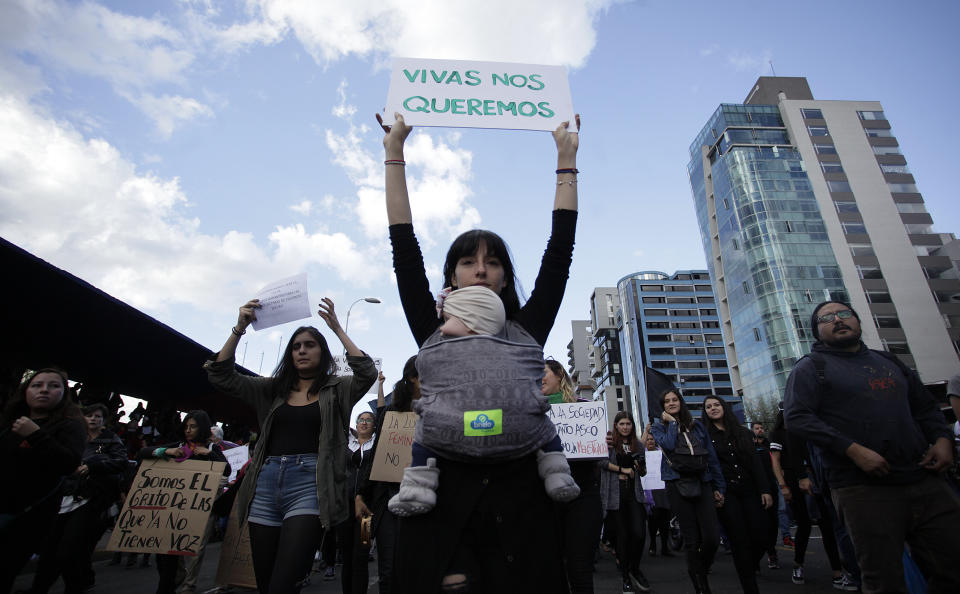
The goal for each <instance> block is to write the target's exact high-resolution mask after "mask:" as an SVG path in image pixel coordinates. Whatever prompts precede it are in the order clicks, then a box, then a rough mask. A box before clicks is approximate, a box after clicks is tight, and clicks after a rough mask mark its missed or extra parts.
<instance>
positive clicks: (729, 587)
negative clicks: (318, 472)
mask: <svg viewBox="0 0 960 594" xmlns="http://www.w3.org/2000/svg"><path fill="white" fill-rule="evenodd" d="M817 534H818V533H817V529H816V527H814V537H813V538H811V541H810V546H809V548H808V551H807V558H806V573H807V583H806V584H804V585H802V586H799V585H794V584H793V583H792V582H791V581H790V567H791V566H792V565H791V564H790V561H791V560H792V558H793V550H792V549H786V548H782V547H781V550H780V560H781V564H782V565H783V568H782V569H779V570H767V569H766V559H764V562H763V564H764V569H763V572H762V574H761V576H760V578H759V580H758V581H759V584H760V591H761V592H770V593H781V592H783V593H787V594H791V593H793V594H801V593H802V594H807V593H821V592H838V591H837V590H834V589H833V587H832V585H831V583H830V578H831V575H830V568H829V566H828V565H827V562H826V556H825V555H824V553H823V548H822V546H821V544H820V539H819V538H818V537H817ZM103 542H104V543H105V542H106V540H104V541H103ZM219 556H220V543H213V544H211V545H209V550H208V551H207V556H206V559H205V560H204V565H203V569H202V571H201V576H200V583H199V589H198V592H205V591H209V590H211V589H212V588H214V586H215V584H214V576H215V574H216V570H217V559H218V558H219ZM109 559H110V553H106V552H98V553H97V561H96V563H95V569H96V572H97V587H96V588H95V589H94V590H93V592H95V593H98V594H100V593H112V592H116V593H124V594H127V593H131V594H152V593H153V592H154V591H155V589H156V585H157V571H156V567H155V566H154V565H153V563H152V560H151V565H150V567H149V568H140V567H135V568H130V569H127V568H126V567H123V566H122V565H110V564H109ZM641 567H642V569H643V571H644V573H645V574H646V576H647V579H649V580H650V584H651V586H652V592H656V593H671V594H686V593H692V592H693V588H692V587H691V585H690V580H689V578H688V577H687V574H686V567H685V565H684V561H683V557H682V555H679V554H678V555H676V556H674V557H671V558H664V557H648V556H644V560H643V564H642V565H641ZM376 568H377V564H376V562H373V563H370V573H371V580H370V581H371V586H370V590H369V592H370V594H376V592H377V586H376V576H375V574H376ZM339 570H340V567H339V566H338V567H337V579H336V580H335V581H324V580H323V576H322V574H321V573H314V574H313V576H312V578H311V584H310V586H309V587H307V588H305V589H304V590H303V592H305V593H311V594H312V593H320V592H325V593H334V592H340V580H339V578H340V576H339ZM32 571H33V564H31V565H30V566H28V568H27V572H26V573H24V574H23V575H21V576H20V578H19V579H18V580H17V583H16V586H15V588H14V590H15V591H16V590H19V589H26V588H28V587H29V586H30V581H31V579H32V577H33V576H32ZM620 584H621V582H620V578H619V575H618V573H617V571H616V563H615V561H614V558H613V555H612V553H606V552H601V553H600V555H599V559H598V561H597V565H596V573H595V574H594V585H595V591H596V593H597V594H618V593H619V592H620V591H621V586H620ZM710 584H711V587H712V588H713V591H714V592H715V593H716V594H727V593H729V594H734V593H736V592H740V591H741V590H740V586H739V583H738V582H737V576H736V572H735V571H734V569H733V562H732V559H731V557H730V555H729V554H726V553H724V552H723V551H721V552H720V553H719V554H718V556H717V562H716V563H715V564H714V567H713V573H712V574H711V576H710ZM235 591H238V592H246V591H247V590H240V589H235ZM62 592H63V584H62V582H59V583H58V584H57V585H56V586H54V588H53V589H52V590H51V593H52V594H61V593H62Z"/></svg>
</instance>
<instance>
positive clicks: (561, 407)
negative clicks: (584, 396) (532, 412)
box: [547, 400, 607, 460]
mask: <svg viewBox="0 0 960 594" xmlns="http://www.w3.org/2000/svg"><path fill="white" fill-rule="evenodd" d="M547 416H549V417H550V420H551V421H553V423H554V425H556V426H557V434H558V435H559V436H560V441H562V442H563V452H564V454H566V456H567V459H568V460H597V459H600V458H606V457H607V407H606V404H604V402H603V401H602V400H597V401H592V402H564V403H561V404H552V405H550V410H549V411H547Z"/></svg>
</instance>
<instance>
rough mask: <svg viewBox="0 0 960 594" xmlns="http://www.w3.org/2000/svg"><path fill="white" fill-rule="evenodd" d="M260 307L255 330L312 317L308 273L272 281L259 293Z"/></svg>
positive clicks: (257, 311) (254, 323)
mask: <svg viewBox="0 0 960 594" xmlns="http://www.w3.org/2000/svg"><path fill="white" fill-rule="evenodd" d="M257 299H259V300H260V308H259V309H258V310H256V313H257V319H256V320H254V321H253V324H251V325H252V326H253V329H254V330H263V329H264V328H271V327H273V326H279V325H280V324H286V323H287V322H292V321H294V320H302V319H304V318H309V317H310V299H309V297H308V296H307V274H306V273H303V274H298V275H296V276H291V277H289V278H285V279H281V280H278V281H277V282H275V283H270V284H269V285H267V286H266V287H264V288H262V289H260V291H259V292H258V293H257Z"/></svg>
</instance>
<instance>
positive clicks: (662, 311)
mask: <svg viewBox="0 0 960 594" xmlns="http://www.w3.org/2000/svg"><path fill="white" fill-rule="evenodd" d="M643 315H645V316H665V315H667V310H665V309H645V310H643Z"/></svg>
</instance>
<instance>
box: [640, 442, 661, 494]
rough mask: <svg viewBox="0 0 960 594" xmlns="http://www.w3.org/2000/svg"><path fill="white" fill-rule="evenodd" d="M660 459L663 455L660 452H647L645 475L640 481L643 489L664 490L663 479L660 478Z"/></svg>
mask: <svg viewBox="0 0 960 594" xmlns="http://www.w3.org/2000/svg"><path fill="white" fill-rule="evenodd" d="M662 458H663V454H661V453H660V450H652V451H651V450H647V452H646V462H647V474H646V475H645V476H644V477H642V478H641V479H640V482H641V483H642V484H643V488H644V489H647V490H649V491H653V490H654V489H665V488H666V485H665V484H664V482H663V479H661V478H660V460H661V459H662Z"/></svg>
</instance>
